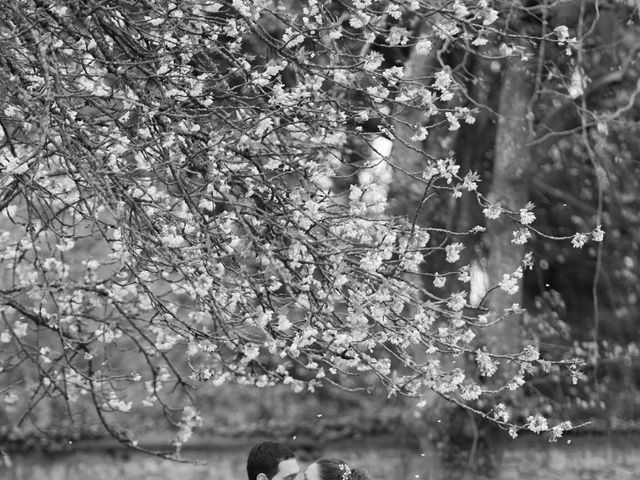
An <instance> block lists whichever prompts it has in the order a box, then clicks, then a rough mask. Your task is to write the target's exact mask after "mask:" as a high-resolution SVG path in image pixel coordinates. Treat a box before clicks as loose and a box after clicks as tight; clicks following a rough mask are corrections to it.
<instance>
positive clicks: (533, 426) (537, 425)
mask: <svg viewBox="0 0 640 480" xmlns="http://www.w3.org/2000/svg"><path fill="white" fill-rule="evenodd" d="M527 426H528V428H529V430H531V431H532V432H533V433H540V432H546V431H547V430H549V426H548V425H547V419H546V418H544V417H543V416H542V415H540V414H536V415H529V416H528V417H527Z"/></svg>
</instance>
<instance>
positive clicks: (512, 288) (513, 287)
mask: <svg viewBox="0 0 640 480" xmlns="http://www.w3.org/2000/svg"><path fill="white" fill-rule="evenodd" d="M500 288H501V289H502V290H504V291H505V292H507V293H508V294H509V295H514V294H516V293H517V292H518V290H519V289H520V286H519V283H518V279H517V278H516V277H515V276H514V275H509V274H508V273H505V274H504V275H502V281H501V282H500Z"/></svg>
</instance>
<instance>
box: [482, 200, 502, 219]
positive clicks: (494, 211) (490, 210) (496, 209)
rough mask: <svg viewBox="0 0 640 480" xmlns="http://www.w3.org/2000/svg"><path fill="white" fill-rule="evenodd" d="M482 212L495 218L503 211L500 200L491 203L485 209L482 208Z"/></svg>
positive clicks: (488, 216)
mask: <svg viewBox="0 0 640 480" xmlns="http://www.w3.org/2000/svg"><path fill="white" fill-rule="evenodd" d="M482 213H483V214H484V216H485V217H487V218H490V219H492V220H495V219H496V218H498V217H499V216H500V214H501V213H502V204H501V203H500V202H497V203H494V204H492V205H489V206H488V207H486V208H485V209H484V210H482Z"/></svg>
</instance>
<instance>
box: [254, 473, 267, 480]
mask: <svg viewBox="0 0 640 480" xmlns="http://www.w3.org/2000/svg"><path fill="white" fill-rule="evenodd" d="M256 480H269V477H267V474H266V473H259V474H258V476H257V477H256Z"/></svg>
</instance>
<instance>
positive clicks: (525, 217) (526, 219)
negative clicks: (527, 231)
mask: <svg viewBox="0 0 640 480" xmlns="http://www.w3.org/2000/svg"><path fill="white" fill-rule="evenodd" d="M535 219H536V216H535V214H534V213H533V212H532V211H531V210H529V209H527V208H521V209H520V223H522V224H523V225H529V224H530V223H532V222H533V221H534V220H535Z"/></svg>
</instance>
